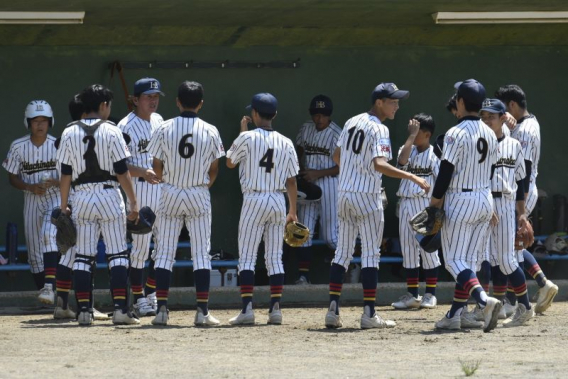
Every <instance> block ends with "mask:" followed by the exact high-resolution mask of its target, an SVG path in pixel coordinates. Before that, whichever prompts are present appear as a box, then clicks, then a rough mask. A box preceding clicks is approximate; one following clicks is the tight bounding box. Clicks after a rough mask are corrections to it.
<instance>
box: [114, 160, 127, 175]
mask: <svg viewBox="0 0 568 379" xmlns="http://www.w3.org/2000/svg"><path fill="white" fill-rule="evenodd" d="M112 167H113V168H114V172H116V173H117V174H118V175H122V174H124V173H125V172H126V171H128V166H127V165H126V158H125V159H121V160H119V161H118V162H114V163H113V164H112Z"/></svg>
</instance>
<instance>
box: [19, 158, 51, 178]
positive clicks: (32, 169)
mask: <svg viewBox="0 0 568 379" xmlns="http://www.w3.org/2000/svg"><path fill="white" fill-rule="evenodd" d="M55 167H56V165H55V161H54V160H51V161H47V162H43V161H40V162H37V163H29V162H22V173H24V174H27V175H31V174H35V173H36V172H40V171H45V170H55Z"/></svg>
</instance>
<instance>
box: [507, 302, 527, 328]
mask: <svg viewBox="0 0 568 379" xmlns="http://www.w3.org/2000/svg"><path fill="white" fill-rule="evenodd" d="M533 317H534V310H533V309H532V308H531V309H527V308H526V307H525V305H524V304H521V303H519V305H518V306H517V310H516V311H515V314H514V315H513V316H511V317H509V318H508V319H506V320H505V321H503V327H504V328H511V327H515V326H521V325H524V324H526V323H527V321H529V320H530V319H531V318H533Z"/></svg>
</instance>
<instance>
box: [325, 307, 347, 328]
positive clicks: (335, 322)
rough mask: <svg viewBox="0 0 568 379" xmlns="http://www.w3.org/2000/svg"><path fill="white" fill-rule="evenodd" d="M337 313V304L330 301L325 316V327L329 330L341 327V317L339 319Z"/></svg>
mask: <svg viewBox="0 0 568 379" xmlns="http://www.w3.org/2000/svg"><path fill="white" fill-rule="evenodd" d="M336 312H337V304H336V303H335V301H332V302H331V304H329V309H328V311H327V314H326V315H325V327H326V328H329V329H337V328H341V327H342V326H343V322H342V321H341V317H339V313H336Z"/></svg>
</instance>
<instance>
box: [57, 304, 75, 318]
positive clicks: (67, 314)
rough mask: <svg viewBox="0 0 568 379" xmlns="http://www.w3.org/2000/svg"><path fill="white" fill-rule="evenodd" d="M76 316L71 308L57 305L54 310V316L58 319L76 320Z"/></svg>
mask: <svg viewBox="0 0 568 379" xmlns="http://www.w3.org/2000/svg"><path fill="white" fill-rule="evenodd" d="M75 317H77V316H76V315H75V312H73V311H72V310H71V309H69V308H67V309H63V308H61V307H55V310H54V311H53V318H54V319H56V320H74V319H75Z"/></svg>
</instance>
